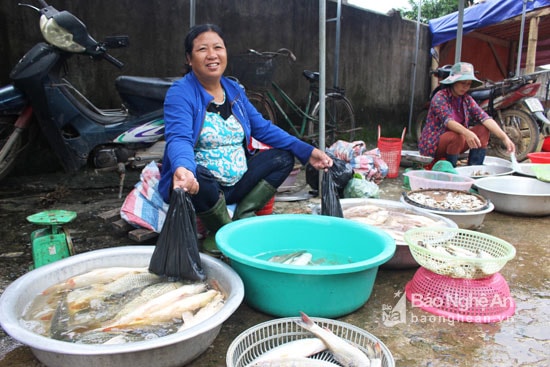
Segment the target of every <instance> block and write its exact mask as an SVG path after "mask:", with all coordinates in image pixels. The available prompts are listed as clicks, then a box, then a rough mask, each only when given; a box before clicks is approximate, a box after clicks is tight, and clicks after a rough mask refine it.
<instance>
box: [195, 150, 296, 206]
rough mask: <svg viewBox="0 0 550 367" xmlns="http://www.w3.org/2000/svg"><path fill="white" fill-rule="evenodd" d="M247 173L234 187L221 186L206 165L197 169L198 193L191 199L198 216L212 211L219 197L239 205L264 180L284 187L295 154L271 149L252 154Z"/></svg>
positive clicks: (275, 185)
mask: <svg viewBox="0 0 550 367" xmlns="http://www.w3.org/2000/svg"><path fill="white" fill-rule="evenodd" d="M247 164H248V170H247V171H246V173H245V174H244V175H243V177H242V178H241V179H240V181H239V182H237V183H236V184H235V185H233V186H222V185H220V183H219V182H218V181H217V180H216V178H215V177H214V176H213V175H212V173H211V172H210V171H209V170H208V169H207V168H206V167H204V166H200V165H199V166H197V181H198V182H199V192H198V193H197V194H196V195H193V196H191V201H192V202H193V205H194V206H195V211H196V212H197V213H204V212H206V211H207V210H209V209H210V208H212V207H213V206H214V205H215V204H216V202H217V201H218V199H219V197H220V192H223V194H224V196H225V202H226V203H227V204H235V203H238V202H240V201H241V200H242V199H243V198H244V197H245V196H246V195H247V194H248V193H249V192H250V191H251V190H252V189H253V188H254V186H256V185H257V184H258V182H260V181H261V180H265V181H267V182H268V183H269V184H270V185H271V186H273V187H275V188H277V187H279V186H281V184H282V183H283V182H284V180H285V179H286V178H287V177H288V175H289V174H290V172H291V171H292V168H293V167H294V155H293V154H292V153H290V152H288V151H286V150H280V149H268V150H263V151H259V152H257V153H256V154H253V155H249V156H248V160H247Z"/></svg>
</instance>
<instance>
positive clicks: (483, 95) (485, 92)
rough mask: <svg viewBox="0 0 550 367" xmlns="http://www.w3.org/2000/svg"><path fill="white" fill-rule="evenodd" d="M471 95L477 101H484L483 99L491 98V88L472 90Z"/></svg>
mask: <svg viewBox="0 0 550 367" xmlns="http://www.w3.org/2000/svg"><path fill="white" fill-rule="evenodd" d="M470 95H471V96H472V97H473V98H474V99H475V100H476V101H483V100H486V99H489V97H491V88H488V89H479V90H473V91H471V92H470Z"/></svg>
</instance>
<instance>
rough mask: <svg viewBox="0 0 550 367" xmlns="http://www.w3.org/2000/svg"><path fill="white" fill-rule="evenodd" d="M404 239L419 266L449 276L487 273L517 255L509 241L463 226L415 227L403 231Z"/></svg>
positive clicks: (479, 276) (469, 277) (479, 275)
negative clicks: (460, 227)
mask: <svg viewBox="0 0 550 367" xmlns="http://www.w3.org/2000/svg"><path fill="white" fill-rule="evenodd" d="M404 239H405V241H406V242H407V243H408V244H409V248H410V250H411V254H412V255H413V257H414V258H415V260H416V261H417V262H418V263H419V264H420V265H421V266H422V267H424V268H426V269H428V270H431V271H433V272H434V273H437V274H440V275H445V276H449V277H452V278H464V279H480V278H485V277H488V276H490V275H493V274H495V273H497V272H499V271H500V270H501V269H502V268H503V267H504V265H506V263H507V262H508V261H509V260H511V259H513V258H514V256H515V255H516V249H515V247H514V246H512V245H511V244H510V243H508V242H506V241H504V240H502V239H500V238H497V237H494V236H491V235H488V234H485V233H481V232H477V231H471V230H466V229H457V228H436V227H432V228H415V229H411V230H409V231H407V232H405V235H404Z"/></svg>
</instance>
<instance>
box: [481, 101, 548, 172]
mask: <svg viewBox="0 0 550 367" xmlns="http://www.w3.org/2000/svg"><path fill="white" fill-rule="evenodd" d="M495 120H497V122H498V123H499V125H500V127H501V128H502V130H504V132H505V133H506V135H508V137H509V138H510V139H511V140H512V142H513V143H514V144H515V146H516V158H517V160H518V161H523V160H525V159H527V154H528V153H531V152H534V151H535V149H536V148H537V146H538V144H539V140H540V133H539V127H538V125H537V122H536V121H535V120H534V119H533V118H532V117H531V116H530V115H529V114H528V113H527V112H525V111H521V110H514V109H510V110H505V111H502V113H501V114H500V117H499V116H496V118H495ZM499 120H500V121H499ZM489 151H490V152H491V153H492V154H494V155H495V156H497V157H500V158H504V159H510V154H509V153H508V152H507V150H506V146H504V145H503V144H502V142H501V140H500V139H498V138H497V137H496V136H492V135H491V138H490V139H489Z"/></svg>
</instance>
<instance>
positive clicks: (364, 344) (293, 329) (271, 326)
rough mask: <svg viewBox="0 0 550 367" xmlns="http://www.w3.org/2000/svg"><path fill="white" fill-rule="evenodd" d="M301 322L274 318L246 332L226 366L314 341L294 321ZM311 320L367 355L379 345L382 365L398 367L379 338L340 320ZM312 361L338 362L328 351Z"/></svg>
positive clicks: (233, 347)
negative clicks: (291, 344) (298, 342)
mask: <svg viewBox="0 0 550 367" xmlns="http://www.w3.org/2000/svg"><path fill="white" fill-rule="evenodd" d="M299 319H300V318H299V317H285V318H280V319H275V320H271V321H266V322H263V323H261V324H258V325H255V326H253V327H251V328H249V329H247V330H245V331H243V332H242V333H241V334H240V335H239V336H237V338H235V340H233V342H232V343H231V345H229V348H228V349H227V355H226V365H227V367H245V366H248V365H249V364H250V363H252V361H254V360H255V359H256V358H258V357H259V356H261V355H262V354H264V353H265V352H267V351H268V350H270V349H273V348H275V347H277V346H279V345H281V344H284V343H288V342H291V341H295V340H300V339H304V338H311V337H312V336H313V334H312V333H310V332H309V331H307V330H305V329H303V328H302V327H301V326H299V325H297V324H296V322H295V321H296V320H299ZM311 320H313V321H314V322H315V323H316V324H317V325H319V326H320V327H324V328H327V329H329V330H331V331H332V332H333V333H334V334H336V335H338V336H339V337H341V338H343V339H344V340H347V341H348V342H349V343H351V344H352V345H354V346H356V347H358V348H359V349H360V350H362V351H363V352H364V353H368V351H369V349H371V348H374V345H375V344H376V343H379V344H380V348H381V349H382V366H383V367H394V366H395V361H394V359H393V356H392V354H391V353H390V351H389V349H388V348H387V347H386V346H385V345H384V343H382V341H380V339H378V338H377V337H375V336H374V335H372V334H370V333H369V332H367V331H365V330H363V329H361V328H358V327H356V326H353V325H350V324H348V323H345V322H341V321H337V320H331V319H325V318H317V317H311ZM310 358H314V359H318V360H322V361H328V362H333V363H337V362H336V360H335V359H334V357H333V356H332V353H330V352H329V351H323V352H321V353H318V354H316V355H314V356H312V357H310Z"/></svg>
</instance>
